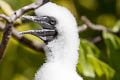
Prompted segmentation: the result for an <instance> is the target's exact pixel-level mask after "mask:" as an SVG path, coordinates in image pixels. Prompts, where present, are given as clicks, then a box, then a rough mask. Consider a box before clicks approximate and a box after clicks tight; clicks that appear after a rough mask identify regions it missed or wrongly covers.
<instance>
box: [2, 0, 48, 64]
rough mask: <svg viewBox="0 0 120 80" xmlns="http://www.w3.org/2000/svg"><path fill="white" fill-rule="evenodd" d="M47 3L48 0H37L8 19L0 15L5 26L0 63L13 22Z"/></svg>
mask: <svg viewBox="0 0 120 80" xmlns="http://www.w3.org/2000/svg"><path fill="white" fill-rule="evenodd" d="M48 1H49V0H38V1H36V2H34V3H32V4H30V5H27V6H24V7H23V8H21V9H19V10H17V11H15V12H14V14H13V15H12V16H10V17H7V16H5V15H3V14H0V18H3V19H5V20H6V26H5V29H4V32H3V37H2V41H1V44H0V62H1V61H2V58H3V56H4V53H5V50H6V47H7V45H8V42H9V39H10V37H11V34H12V27H13V23H14V22H15V20H16V19H18V18H19V17H21V16H22V15H23V14H24V13H26V12H28V11H31V10H34V9H36V8H38V7H40V6H41V5H43V4H45V3H47V2H48ZM22 40H25V39H23V38H22Z"/></svg>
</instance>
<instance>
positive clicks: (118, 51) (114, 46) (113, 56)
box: [103, 32, 120, 80]
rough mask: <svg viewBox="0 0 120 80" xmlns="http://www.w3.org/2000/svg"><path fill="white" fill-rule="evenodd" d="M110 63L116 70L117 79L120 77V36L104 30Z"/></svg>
mask: <svg viewBox="0 0 120 80" xmlns="http://www.w3.org/2000/svg"><path fill="white" fill-rule="evenodd" d="M103 37H104V41H105V45H106V49H107V50H106V52H107V58H108V62H109V64H110V65H111V66H112V67H113V68H114V69H115V70H116V74H115V80H119V79H120V76H119V74H120V38H119V37H117V36H115V35H113V34H110V33H107V32H103Z"/></svg>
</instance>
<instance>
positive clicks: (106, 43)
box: [0, 0, 120, 80]
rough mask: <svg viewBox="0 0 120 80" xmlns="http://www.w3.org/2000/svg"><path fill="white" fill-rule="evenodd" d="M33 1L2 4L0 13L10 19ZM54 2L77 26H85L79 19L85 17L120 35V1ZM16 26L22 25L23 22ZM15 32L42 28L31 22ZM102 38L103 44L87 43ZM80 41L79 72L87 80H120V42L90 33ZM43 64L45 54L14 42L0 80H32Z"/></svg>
mask: <svg viewBox="0 0 120 80" xmlns="http://www.w3.org/2000/svg"><path fill="white" fill-rule="evenodd" d="M34 1H35V0H0V13H4V14H6V15H8V16H9V15H11V14H12V13H13V11H15V10H17V9H19V8H21V7H23V6H25V5H27V4H30V3H32V2H34ZM52 2H55V3H57V4H59V5H62V6H65V7H66V8H68V9H69V10H70V11H71V12H72V13H73V14H74V16H75V17H76V19H77V22H78V26H80V25H81V24H83V22H82V21H81V20H80V17H81V16H83V15H84V16H86V17H88V18H89V19H90V21H92V22H93V23H95V24H101V25H104V26H106V27H107V28H109V29H111V30H113V31H115V32H120V0H52ZM27 14H29V15H33V14H34V13H33V12H29V13H27ZM2 22H4V21H3V20H2ZM17 22H18V23H19V22H20V20H17ZM17 22H16V23H17ZM16 28H17V30H19V31H23V30H30V29H39V28H40V27H39V26H38V25H37V24H35V23H32V22H29V21H28V22H25V23H23V24H20V25H17V26H16ZM99 35H100V36H102V38H103V40H102V41H101V42H99V43H97V44H92V43H91V42H90V41H88V40H90V39H93V38H94V37H96V36H99ZM1 37H2V31H0V40H1ZM25 37H27V38H29V39H30V40H33V41H39V42H41V43H43V42H42V41H41V40H39V39H38V38H36V37H34V36H31V35H25ZM80 38H81V44H80V47H79V48H80V50H79V54H80V56H79V61H78V65H77V70H78V73H79V74H80V75H81V76H83V77H84V80H120V38H119V37H117V36H116V35H113V34H111V33H108V32H99V31H94V30H91V29H87V30H86V31H84V32H81V33H80ZM44 61H45V55H44V53H42V52H38V51H35V50H32V49H30V48H28V47H27V46H25V45H23V44H21V43H19V42H18V41H17V40H16V39H14V38H11V40H10V42H9V46H8V48H7V50H6V53H5V56H4V59H3V61H2V63H1V64H0V80H33V78H34V75H35V73H36V71H37V70H38V68H39V67H40V66H41V65H42V64H43V63H44Z"/></svg>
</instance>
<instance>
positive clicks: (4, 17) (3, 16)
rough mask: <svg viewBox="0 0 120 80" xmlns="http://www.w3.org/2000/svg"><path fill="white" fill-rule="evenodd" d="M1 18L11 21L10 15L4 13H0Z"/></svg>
mask: <svg viewBox="0 0 120 80" xmlns="http://www.w3.org/2000/svg"><path fill="white" fill-rule="evenodd" d="M0 18H3V19H5V20H6V21H7V22H9V17H8V16H6V15H4V14H0Z"/></svg>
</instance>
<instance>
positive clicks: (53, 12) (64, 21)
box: [35, 2, 82, 80]
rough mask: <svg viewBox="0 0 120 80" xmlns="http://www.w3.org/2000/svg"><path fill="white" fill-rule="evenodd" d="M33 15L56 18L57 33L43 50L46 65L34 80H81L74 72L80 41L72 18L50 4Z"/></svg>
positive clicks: (62, 9)
mask: <svg viewBox="0 0 120 80" xmlns="http://www.w3.org/2000/svg"><path fill="white" fill-rule="evenodd" d="M35 13H36V15H37V16H53V17H54V18H56V20H57V25H56V26H55V27H56V29H57V31H58V36H57V37H56V38H55V39H54V40H53V41H51V42H49V43H48V44H47V45H46V46H45V48H44V49H45V52H46V63H44V64H43V66H42V67H41V68H40V69H39V70H38V72H37V73H36V75H35V80H82V78H81V77H80V76H79V75H78V74H77V72H76V64H77V61H78V56H79V55H78V49H79V42H80V41H79V36H78V30H77V24H76V20H75V18H74V16H73V15H72V14H71V12H70V11H69V10H67V9H66V8H64V7H61V6H58V5H56V4H54V3H52V2H48V3H46V4H45V5H43V6H42V7H40V8H38V9H36V10H35Z"/></svg>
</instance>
